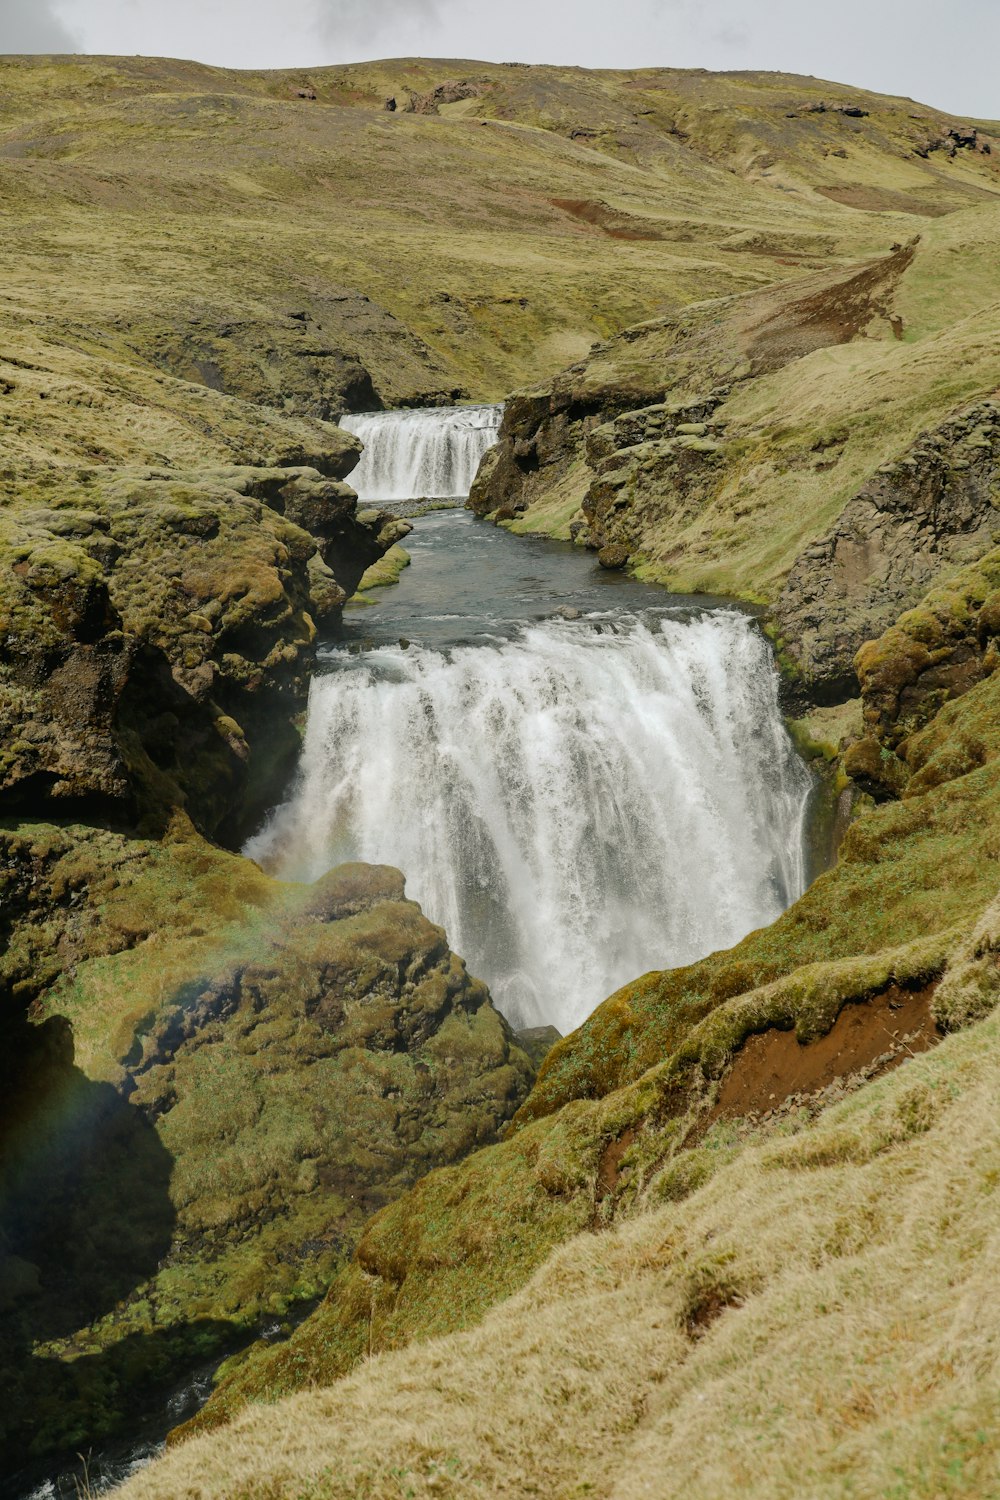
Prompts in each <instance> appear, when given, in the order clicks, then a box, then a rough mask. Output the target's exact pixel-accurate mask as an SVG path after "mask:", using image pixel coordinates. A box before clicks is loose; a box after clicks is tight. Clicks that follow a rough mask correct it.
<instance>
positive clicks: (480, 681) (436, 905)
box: [247, 610, 811, 1032]
mask: <svg viewBox="0 0 1000 1500" xmlns="http://www.w3.org/2000/svg"><path fill="white" fill-rule="evenodd" d="M336 661H337V670H335V671H333V672H331V673H330V674H329V675H327V676H324V677H320V678H317V679H316V680H314V682H313V684H312V691H311V697H310V702H309V717H308V724H307V729H306V738H305V745H304V750H303V756H302V762H301V767H300V773H299V778H298V783H297V785H296V787H295V788H294V790H293V793H292V797H291V800H290V801H289V802H288V803H287V804H286V805H285V806H283V807H281V808H279V809H278V810H277V811H276V813H275V814H274V815H273V816H272V818H271V820H270V821H269V823H268V824H267V825H266V827H265V828H264V829H263V830H262V831H261V833H260V834H259V835H258V836H257V837H256V838H255V839H254V840H252V841H251V842H250V844H249V845H248V846H247V852H248V853H249V854H251V855H252V856H253V857H254V858H257V859H259V860H260V861H261V862H262V863H264V864H265V865H266V866H267V867H268V868H269V869H271V870H273V871H274V872H275V873H277V874H279V875H281V876H284V877H287V878H292V879H302V880H312V879H315V878H316V877H317V876H319V875H321V874H322V873H323V872H324V871H325V870H327V869H328V868H329V867H330V866H331V865H333V864H336V863H337V862H339V861H341V860H365V861H368V862H371V863H386V864H392V865H397V866H399V867H400V868H401V869H402V870H404V871H405V872H406V876H407V890H408V893H409V894H410V895H411V896H412V897H413V898H414V899H415V900H417V901H419V902H420V903H421V905H422V906H423V908H424V911H425V912H426V914H427V915H428V916H429V917H430V918H431V919H432V920H433V921H435V922H439V923H441V924H442V925H443V926H444V927H445V929H446V931H447V933H448V937H449V940H450V942H451V944H452V946H453V947H454V949H455V950H456V952H458V953H461V954H462V955H463V957H464V958H465V959H466V960H467V961H468V963H469V966H470V968H471V969H472V970H473V972H474V973H476V974H478V975H480V976H481V977H482V978H484V979H485V980H487V981H488V983H489V985H490V988H491V990H492V993H493V996H494V999H495V1000H496V1002H497V1004H498V1005H499V1006H500V1008H501V1009H502V1010H503V1011H504V1012H505V1013H506V1015H507V1017H508V1019H509V1020H511V1021H512V1022H513V1023H514V1024H515V1025H534V1024H541V1023H545V1022H552V1023H553V1024H555V1025H556V1026H558V1027H559V1029H560V1030H561V1031H563V1032H565V1031H568V1030H570V1029H571V1028H572V1027H574V1026H576V1025H578V1024H579V1023H580V1022H581V1021H582V1020H584V1018H585V1017H586V1016H587V1015H588V1014H589V1013H590V1011H591V1010H592V1009H593V1008H594V1006H595V1005H597V1004H598V1002H599V1001H601V1000H603V999H604V998H605V996H607V995H608V994H610V993H611V992H612V991H613V990H615V989H616V988H618V987H619V986H620V985H622V984H624V983H625V982H626V981H628V980H630V979H634V978H635V977H636V976H637V975H639V974H641V973H643V972H644V971H646V970H648V969H650V968H669V967H673V966H676V965H679V964H685V963H689V962H692V961H694V960H695V959H697V958H700V957H702V956H703V955H704V954H706V953H708V952H711V951H712V950H713V949H716V948H722V947H728V946H730V945H731V944H733V943H735V942H737V941H738V940H739V939H740V938H741V937H743V936H744V934H745V933H747V932H748V931H750V930H751V929H752V928H754V927H758V926H761V925H763V924H765V923H767V922H770V921H772V920H773V919H774V918H775V917H777V916H778V915H779V914H780V913H781V911H783V910H784V908H785V907H786V906H787V905H788V904H789V902H790V901H792V900H794V899H795V898H796V897H797V896H798V895H799V894H800V893H801V891H802V889H803V887H804V883H805V873H804V864H803V821H804V817H805V809H806V802H807V797H808V793H809V790H810V785H811V782H810V777H809V774H808V772H807V771H806V769H805V767H804V766H803V764H802V762H801V761H800V760H799V758H798V757H797V755H796V754H795V752H794V750H793V748H792V746H791V743H790V741H789V739H788V735H787V733H786V732H785V728H784V724H783V721H782V718H781V713H780V710H779V707H778V699H777V675H776V672H775V669H774V664H773V660H772V657H771V654H770V651H769V649H768V646H767V643H766V641H765V640H764V638H763V636H762V634H761V632H760V631H759V630H758V629H757V627H756V626H755V625H754V624H753V622H751V621H750V620H748V619H747V618H746V617H745V616H743V615H741V614H739V613H737V612H736V611H733V610H717V611H705V612H701V613H698V614H696V615H695V616H694V617H693V618H692V617H690V616H688V615H686V614H681V613H678V614H673V615H669V614H668V615H666V616H665V617H662V616H661V617H659V618H656V617H653V618H648V617H647V618H644V617H637V616H633V615H628V614H624V613H622V614H616V615H613V616H611V617H609V616H608V615H607V614H604V616H603V617H598V618H594V617H592V618H590V619H586V618H584V619H581V620H579V621H562V620H558V621H557V620H548V621H544V622H540V623H538V624H535V625H529V626H527V627H524V628H522V629H520V630H519V631H518V632H517V633H516V634H515V635H514V637H513V638H507V639H504V638H502V637H498V636H494V637H493V638H492V639H491V640H488V641H485V640H484V643H483V644H480V645H456V646H454V647H452V648H451V649H447V650H433V649H430V648H428V647H426V646H423V647H420V646H416V645H414V646H411V647H410V649H408V650H407V649H404V648H403V647H402V646H383V647H381V648H380V649H377V650H374V651H369V652H367V653H366V654H365V655H363V656H361V657H358V656H355V655H351V654H350V653H349V652H347V651H344V652H340V653H338V654H337V657H336Z"/></svg>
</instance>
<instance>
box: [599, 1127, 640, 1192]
mask: <svg viewBox="0 0 1000 1500" xmlns="http://www.w3.org/2000/svg"><path fill="white" fill-rule="evenodd" d="M634 1140H635V1130H634V1129H633V1128H632V1126H631V1125H630V1126H629V1128H628V1129H627V1130H624V1131H622V1133H621V1135H620V1136H619V1137H618V1139H617V1140H614V1141H609V1142H608V1144H607V1145H606V1146H605V1148H604V1150H603V1151H602V1153H601V1161H600V1165H599V1166H598V1168H597V1198H598V1201H600V1200H601V1199H602V1198H609V1197H611V1195H612V1194H613V1193H614V1191H615V1189H616V1188H617V1186H618V1167H619V1163H620V1162H621V1159H622V1157H623V1156H624V1155H625V1152H626V1151H627V1150H628V1148H629V1146H631V1144H632V1142H633V1141H634Z"/></svg>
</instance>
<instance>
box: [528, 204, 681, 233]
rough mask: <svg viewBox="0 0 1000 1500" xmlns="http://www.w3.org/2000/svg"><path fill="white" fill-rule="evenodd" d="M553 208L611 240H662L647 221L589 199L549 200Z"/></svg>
mask: <svg viewBox="0 0 1000 1500" xmlns="http://www.w3.org/2000/svg"><path fill="white" fill-rule="evenodd" d="M549 202H550V203H551V204H552V206H553V208H561V209H562V211H563V213H567V214H569V215H570V216H571V217H572V218H574V219H579V220H580V222H581V223H582V224H592V225H593V226H594V228H595V229H600V230H603V232H604V233H605V234H607V235H610V237H611V239H613V240H662V239H663V233H662V231H661V230H660V229H659V228H658V227H657V226H656V225H655V224H653V223H652V222H651V221H650V220H648V219H637V218H635V217H633V215H632V214H626V213H622V212H620V211H619V210H618V209H614V208H610V207H609V206H608V204H607V203H601V202H594V201H593V200H592V199H589V198H550V199H549Z"/></svg>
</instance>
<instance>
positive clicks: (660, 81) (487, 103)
mask: <svg viewBox="0 0 1000 1500" xmlns="http://www.w3.org/2000/svg"><path fill="white" fill-rule="evenodd" d="M456 80H458V81H459V82H460V83H464V84H465V86H466V87H467V88H469V89H471V90H472V93H471V95H470V97H467V98H462V99H458V100H455V101H453V102H445V100H443V99H442V100H441V101H440V102H435V101H434V99H433V97H430V99H429V102H427V103H420V101H421V100H424V99H426V97H427V96H432V95H433V91H434V90H435V88H437V87H439V86H440V85H447V84H449V83H452V84H453V83H454V82H455V81H456ZM300 91H302V92H307V93H313V92H314V93H315V94H316V96H317V97H316V98H315V99H312V98H304V99H303V98H299V97H298V94H299V92H300ZM411 92H412V94H413V96H415V97H416V98H417V100H418V104H419V105H420V107H421V108H430V109H433V110H435V111H436V112H435V113H408V112H405V109H404V106H405V105H406V104H407V103H408V102H409V101H410V98H411ZM446 92H448V91H447V90H446ZM450 92H452V93H454V92H456V90H455V89H454V88H452V89H451V91H450ZM457 92H462V90H461V89H459V90H457ZM387 96H398V102H399V105H400V108H399V109H398V110H397V111H396V112H395V113H391V114H390V113H388V112H387V111H386V110H385V109H384V100H385V98H386V97H387ZM821 105H822V106H823V107H822V109H820V106H821ZM844 109H848V110H852V111H855V112H856V113H854V114H845V113H843V110H844ZM953 123H954V122H952V121H949V120H948V118H947V117H944V116H942V115H940V114H937V113H935V112H934V111H930V110H926V109H921V108H919V107H917V106H914V105H913V104H912V102H911V101H908V100H892V99H884V98H881V97H880V96H876V95H869V94H865V93H863V92H857V91H849V90H845V89H843V88H839V87H837V86H834V85H825V84H820V83H818V82H817V81H816V80H812V79H796V78H789V77H785V76H782V75H769V74H762V75H722V76H720V75H697V74H685V73H682V72H676V71H650V72H648V73H637V74H626V73H615V72H607V73H587V72H584V71H582V70H579V69H556V68H537V69H527V68H518V67H512V68H506V67H502V66H498V65H484V64H480V63H472V62H458V61H446V62H440V63H434V62H430V63H429V62H421V63H417V62H412V61H411V62H406V61H404V62H397V63H385V64H366V65H360V66H358V67H355V68H340V69H322V70H319V71H317V72H315V73H312V74H310V75H309V76H308V78H306V77H303V76H301V75H298V74H290V73H289V74H278V73H275V74H253V73H232V72H227V71H225V70H221V69H213V68H206V67H202V66H200V65H196V64H187V63H174V62H168V61H156V60H146V59H134V60H132V59H128V60H116V59H85V58H80V59H73V60H64V61H59V60H56V61H52V60H47V59H41V58H28V59H20V60H18V59H5V60H3V61H2V62H0V219H2V224H3V232H4V244H5V257H6V261H5V265H6V276H5V307H4V309H3V312H2V318H3V324H4V325H5V351H4V352H5V353H7V354H14V355H18V356H19V350H18V343H19V342H20V341H21V340H27V341H28V342H29V343H30V342H32V341H34V342H35V344H36V345H37V343H38V341H39V340H42V341H44V343H45V344H46V345H49V344H51V343H52V342H55V343H56V344H58V345H59V346H60V347H61V348H63V349H67V348H68V349H69V350H71V351H72V355H70V356H68V357H70V358H72V359H74V360H76V361H77V362H78V363H79V365H80V366H81V368H87V369H92V368H93V365H92V359H93V357H94V356H97V357H99V358H101V357H103V358H105V359H106V358H107V357H109V356H110V357H112V358H114V359H116V360H118V359H125V360H126V361H127V362H131V360H132V359H133V358H134V357H135V356H136V355H138V356H139V357H142V358H149V357H152V358H153V359H154V361H155V362H156V363H158V364H159V365H160V366H161V367H164V368H167V369H169V370H170V371H171V373H173V374H177V375H181V376H184V377H186V378H188V377H189V378H194V379H196V380H197V379H205V380H206V381H207V383H209V384H213V383H214V384H222V385H224V386H225V388H226V389H228V390H230V391H231V392H232V393H233V394H237V395H242V394H249V395H257V394H259V393H260V388H261V386H262V384H263V385H265V386H266V384H267V379H266V377H267V370H266V368H265V369H264V372H263V375H262V373H261V368H260V367H261V365H263V366H265V367H266V366H267V365H268V363H269V362H270V363H271V364H272V366H273V365H274V364H275V363H277V364H279V365H283V366H284V367H285V368H286V369H292V368H294V367H295V364H296V360H297V359H299V358H300V356H301V354H302V351H301V350H298V351H296V349H295V339H296V338H298V341H299V342H300V343H301V342H302V341H303V339H302V335H303V325H302V324H301V323H300V324H299V325H298V326H297V327H296V326H292V327H289V325H288V324H287V317H286V321H285V322H282V321H281V319H282V315H287V314H288V313H292V312H299V313H301V312H306V313H308V315H309V317H310V318H311V319H312V322H311V323H308V324H306V325H305V327H306V334H305V340H306V341H307V342H309V343H311V344H315V345H317V347H318V348H320V349H321V350H322V349H323V348H324V347H327V352H328V353H331V352H335V353H336V354H337V355H339V356H340V358H341V360H343V359H345V358H346V359H352V358H353V359H355V360H358V359H360V363H361V364H362V365H363V366H364V367H365V368H366V369H367V370H369V371H370V373H371V376H372V379H373V381H374V386H375V389H376V391H377V392H378V394H379V395H380V396H381V397H382V398H383V399H384V400H386V401H387V402H392V401H398V400H401V399H402V400H412V399H414V398H415V397H418V396H426V395H433V394H434V393H442V392H446V391H449V390H452V389H458V388H460V389H462V390H464V391H465V392H467V393H468V394H469V395H470V396H473V397H476V398H487V397H500V396H503V395H505V394H506V393H507V391H509V390H510V389H512V388H514V387H515V386H518V385H521V384H524V383H526V382H531V381H534V380H537V379H540V378H542V377H545V376H548V375H551V374H552V373H554V372H555V371H556V370H558V369H559V368H561V367H562V366H563V365H565V364H566V363H567V362H568V361H569V360H571V359H573V358H577V357H579V356H580V355H581V354H583V353H585V352H586V350H587V347H588V345H589V343H590V342H591V340H592V339H593V338H595V337H596V338H602V337H605V336H607V335H608V334H610V333H612V332H614V331H615V330H616V329H618V328H620V327H622V326H624V325H626V324H629V323H634V322H636V321H637V320H639V319H642V318H646V317H650V316H652V315H654V314H658V313H664V312H666V311H669V310H670V309H673V308H676V307H678V306H681V305H684V304H687V303H689V302H691V301H693V300H697V299H699V298H704V297H710V296H719V295H724V294H726V293H730V292H733V291H737V290H742V289H746V288H752V287H754V286H757V285H761V284H765V283H769V282H773V281H775V280H782V279H786V278H788V277H790V276H794V275H796V274H800V273H801V271H802V270H803V269H804V268H807V267H808V266H810V265H817V264H828V263H830V262H831V261H832V262H834V263H836V262H838V261H841V262H842V261H844V260H847V259H850V258H852V257H856V256H858V255H863V254H868V253H873V252H875V251H877V250H880V249H885V248H887V246H888V244H889V243H890V242H891V241H892V240H893V239H895V238H900V237H902V236H904V235H907V234H910V233H912V232H913V229H914V227H915V226H916V225H918V224H919V223H920V222H921V221H922V219H923V218H924V217H925V216H927V215H937V214H941V213H944V212H947V211H951V210H954V209H957V208H961V207H964V206H969V205H971V204H974V203H978V202H981V201H985V200H990V199H992V198H993V197H995V196H996V194H997V192H998V189H1000V156H995V155H988V154H985V153H984V152H983V151H981V150H979V149H968V148H962V149H960V150H956V151H955V154H954V155H951V154H950V151H951V146H952V145H953V143H949V137H948V135H947V132H948V130H949V129H950V128H951V125H952V124H953ZM935 143H938V145H939V147H940V148H939V149H934V150H930V151H929V153H928V154H927V155H926V156H924V155H920V154H918V153H920V152H923V151H925V150H927V149H928V147H929V146H931V145H933V144H935ZM980 144H982V142H980ZM859 195H860V198H859ZM860 199H863V200H864V202H863V204H862V208H863V211H859V209H858V208H857V207H852V206H850V205H851V203H852V202H854V201H855V200H859V201H860ZM234 268H238V271H237V273H236V274H234ZM275 321H277V322H278V325H279V327H278V329H277V330H276V329H275V328H274V327H272V326H269V325H273V324H274V323H275ZM192 322H193V324H194V326H192ZM276 338H277V345H275V339H276ZM289 340H291V347H290V348H288V349H286V348H284V347H283V346H284V345H286V344H288V343H289ZM234 341H235V342H236V344H240V343H243V344H249V345H250V346H252V351H253V352H252V353H251V355H250V356H249V357H248V358H245V359H243V360H242V362H241V360H240V359H239V358H238V357H237V356H236V355H234V353H233V348H232V345H233V343H234ZM63 357H64V358H65V357H67V356H65V355H64V356H63ZM328 363H329V361H324V360H320V364H321V365H324V364H328ZM272 374H273V371H272ZM283 384H287V376H286V377H285V379H284V381H282V380H278V381H276V382H275V383H274V388H273V389H272V391H271V396H272V399H276V400H278V401H279V402H282V403H283V402H284V400H285V399H286V397H287V395H288V394H289V393H288V391H287V390H285V389H283V388H282V386H283ZM334 384H335V382H334ZM345 385H347V386H349V385H350V382H349V381H345V380H342V381H341V387H342V388H343V387H344V386H345ZM357 390H358V392H359V393H360V394H364V393H363V389H362V387H360V386H359V387H357ZM331 394H332V403H331V404H332V406H333V407H334V408H335V407H336V405H337V394H336V391H332V392H331ZM319 414H320V415H329V414H330V412H329V410H326V411H320V412H319Z"/></svg>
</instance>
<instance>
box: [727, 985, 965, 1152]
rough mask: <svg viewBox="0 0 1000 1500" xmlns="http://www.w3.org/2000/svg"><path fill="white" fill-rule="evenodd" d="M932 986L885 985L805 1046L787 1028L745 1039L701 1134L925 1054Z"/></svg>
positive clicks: (933, 1030) (931, 1028)
mask: <svg viewBox="0 0 1000 1500" xmlns="http://www.w3.org/2000/svg"><path fill="white" fill-rule="evenodd" d="M934 989H935V985H933V984H930V985H926V986H925V987H924V988H923V989H918V990H907V989H901V988H900V987H899V986H898V985H892V986H891V987H890V988H889V989H887V990H884V991H883V992H882V994H880V995H875V996H874V997H873V998H872V999H871V1000H864V1001H860V1002H857V1003H854V1004H851V1005H845V1006H844V1009H843V1010H842V1011H841V1012H840V1015H839V1016H838V1017H837V1019H836V1021H835V1022H834V1024H833V1026H832V1027H831V1028H830V1030H829V1031H828V1032H827V1034H826V1036H823V1037H819V1038H818V1040H816V1041H815V1042H809V1043H807V1044H806V1045H805V1046H803V1045H802V1043H801V1042H799V1040H798V1039H797V1037H796V1035H795V1032H794V1031H778V1030H775V1029H773V1028H772V1029H771V1030H770V1031H763V1032H760V1033H759V1034H758V1035H756V1036H752V1037H750V1038H749V1039H748V1040H747V1041H746V1042H745V1043H744V1045H743V1047H742V1048H741V1049H740V1051H739V1052H738V1053H737V1055H736V1057H735V1059H734V1061H733V1065H732V1067H731V1068H730V1070H729V1072H728V1073H727V1074H726V1076H725V1078H724V1079H723V1081H722V1087H721V1088H720V1090H719V1097H718V1099H717V1100H716V1103H715V1105H714V1107H713V1109H712V1111H711V1113H710V1115H709V1116H708V1118H707V1119H706V1120H705V1122H704V1125H703V1129H707V1128H708V1126H709V1125H711V1124H712V1122H713V1121H714V1120H718V1119H725V1118H735V1117H737V1116H746V1115H752V1114H766V1113H768V1112H769V1111H774V1110H776V1109H780V1107H781V1105H782V1104H784V1103H785V1102H786V1101H787V1100H788V1099H789V1098H791V1097H792V1096H793V1095H803V1094H805V1095H809V1094H815V1093H818V1092H819V1091H820V1090H822V1089H825V1088H827V1087H828V1086H829V1085H830V1084H831V1083H834V1082H835V1081H836V1080H837V1079H841V1078H847V1077H849V1076H850V1075H851V1074H852V1073H859V1072H862V1071H867V1072H868V1074H869V1076H871V1077H877V1076H878V1075H879V1074H882V1073H887V1072H889V1070H890V1069H892V1068H895V1067H898V1065H899V1064H900V1063H902V1062H906V1061H907V1059H908V1058H910V1057H913V1056H915V1055H916V1054H917V1053H918V1052H926V1051H927V1050H928V1048H930V1047H933V1046H934V1044H935V1043H936V1042H937V1041H938V1040H939V1039H940V1036H939V1033H938V1030H937V1027H936V1026H935V1023H934V1018H933V1016H932V1015H931V998H932V996H933V994H934ZM876 1064H877V1066H875V1065H876Z"/></svg>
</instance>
